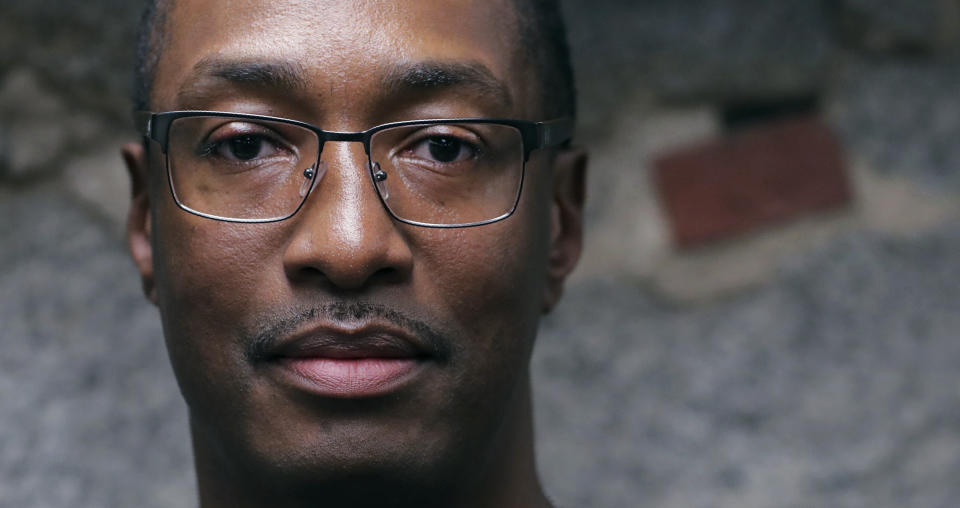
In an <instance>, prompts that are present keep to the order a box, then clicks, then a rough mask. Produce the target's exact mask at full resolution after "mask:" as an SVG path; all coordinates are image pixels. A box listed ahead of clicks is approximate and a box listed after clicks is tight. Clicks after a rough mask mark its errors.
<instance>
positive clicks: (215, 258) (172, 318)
mask: <svg viewBox="0 0 960 508" xmlns="http://www.w3.org/2000/svg"><path fill="white" fill-rule="evenodd" d="M171 213H172V214H173V215H172V217H171V215H166V217H168V220H167V221H166V222H164V221H157V223H156V227H155V231H154V238H155V247H154V249H155V252H159V253H160V255H159V256H155V257H154V259H155V263H156V272H157V296H158V304H159V307H160V313H161V317H162V320H163V326H164V329H165V336H166V338H167V346H168V349H169V353H170V357H171V361H172V362H173V366H174V370H175V371H177V374H178V378H181V379H184V380H187V378H184V377H183V376H193V377H197V376H201V377H205V378H208V377H212V375H213V374H215V373H216V372H223V371H228V370H235V369H237V368H244V362H243V359H242V358H241V355H240V351H241V350H240V349H239V348H237V347H235V344H233V343H232V342H233V341H235V340H236V339H235V338H234V337H236V329H237V327H238V325H239V324H240V323H241V320H240V318H241V317H242V316H244V315H247V314H249V313H250V312H251V311H252V310H253V308H252V306H253V305H255V302H257V301H263V300H264V299H269V298H271V295H273V294H275V293H277V292H278V291H279V288H278V287H277V284H276V281H277V280H278V278H277V276H276V274H275V273H273V272H272V271H271V270H276V269H277V267H279V266H280V263H279V262H278V261H277V259H275V257H276V256H277V255H278V254H277V253H278V252H280V250H281V249H279V248H277V247H276V244H277V242H278V241H281V240H280V238H281V235H279V234H277V232H275V231H274V230H275V229H277V228H275V227H274V228H273V229H271V228H269V227H261V226H268V225H253V226H251V225H246V224H230V223H225V222H216V221H211V220H207V219H203V218H200V217H194V216H191V215H188V214H186V213H184V212H181V211H179V210H174V211H172V212H171ZM271 281H273V282H271ZM195 363H196V364H202V365H194V364H195ZM198 367H200V368H198ZM221 379H222V378H221ZM187 382H189V381H187ZM185 392H186V391H185Z"/></svg>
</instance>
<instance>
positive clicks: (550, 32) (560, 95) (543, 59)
mask: <svg viewBox="0 0 960 508" xmlns="http://www.w3.org/2000/svg"><path fill="white" fill-rule="evenodd" d="M172 3H173V0H147V1H146V3H145V5H144V8H143V14H142V15H141V16H140V26H139V29H138V36H137V52H136V61H135V62H134V79H133V107H134V110H147V109H150V94H151V92H152V89H153V81H154V78H155V74H156V67H157V62H158V61H159V60H160V54H161V52H162V51H163V45H164V43H165V38H166V35H165V34H166V22H167V12H168V11H169V10H170V7H171V4H172ZM514 4H515V5H516V9H517V13H518V16H517V17H518V22H519V24H520V30H521V33H520V37H519V44H521V45H522V47H523V48H525V51H526V52H527V54H526V57H527V58H528V60H529V63H530V64H531V65H533V66H535V68H536V71H537V75H538V77H539V80H540V85H541V86H540V88H541V90H542V95H541V100H542V101H543V104H542V107H543V110H544V114H546V115H548V116H549V117H551V118H552V117H563V116H569V117H574V116H576V102H577V100H576V87H575V85H574V78H573V66H572V65H571V63H570V47H569V44H568V43H567V30H566V25H565V24H564V21H563V13H562V10H561V8H560V3H559V0H514Z"/></svg>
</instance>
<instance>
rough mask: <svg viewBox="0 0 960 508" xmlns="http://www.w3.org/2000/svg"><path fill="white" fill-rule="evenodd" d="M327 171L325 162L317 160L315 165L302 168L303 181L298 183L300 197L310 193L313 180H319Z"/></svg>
mask: <svg viewBox="0 0 960 508" xmlns="http://www.w3.org/2000/svg"><path fill="white" fill-rule="evenodd" d="M326 173H327V163H326V162H323V161H318V162H317V164H316V165H314V166H310V167H309V168H307V169H304V170H303V183H302V184H300V197H301V198H302V197H304V196H306V195H307V194H309V193H310V189H312V188H313V185H314V183H315V182H319V181H320V179H321V178H323V175H325V174H326Z"/></svg>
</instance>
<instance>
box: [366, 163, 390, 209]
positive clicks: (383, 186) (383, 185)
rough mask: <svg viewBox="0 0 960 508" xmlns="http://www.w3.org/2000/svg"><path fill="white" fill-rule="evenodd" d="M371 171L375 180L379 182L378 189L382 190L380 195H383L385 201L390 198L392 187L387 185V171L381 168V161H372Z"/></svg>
mask: <svg viewBox="0 0 960 508" xmlns="http://www.w3.org/2000/svg"><path fill="white" fill-rule="evenodd" d="M370 172H371V173H372V174H373V181H374V182H375V183H376V184H377V191H379V192H380V197H382V198H383V200H384V201H386V200H388V199H390V189H389V188H388V187H387V173H386V171H384V170H382V169H380V163H379V162H374V163H371V164H370Z"/></svg>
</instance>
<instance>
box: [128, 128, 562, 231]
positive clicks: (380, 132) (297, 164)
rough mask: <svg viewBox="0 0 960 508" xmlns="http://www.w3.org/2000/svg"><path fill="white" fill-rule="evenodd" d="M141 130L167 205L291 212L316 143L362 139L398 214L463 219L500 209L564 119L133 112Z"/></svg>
mask: <svg viewBox="0 0 960 508" xmlns="http://www.w3.org/2000/svg"><path fill="white" fill-rule="evenodd" d="M135 119H136V122H137V126H138V128H139V129H140V130H141V133H142V134H143V135H144V136H146V137H147V138H149V139H151V140H154V141H156V142H157V143H159V145H160V146H161V148H162V150H163V153H164V154H165V156H166V157H165V159H166V170H167V177H168V182H169V185H170V191H171V192H172V194H173V197H174V200H175V201H176V203H177V205H178V206H179V207H180V208H182V209H183V210H185V211H187V212H190V213H192V214H195V215H199V216H201V217H207V218H210V219H215V220H221V221H229V222H275V221H281V220H284V219H288V218H290V217H292V216H293V215H294V214H296V213H297V211H298V210H299V209H300V208H301V207H303V204H304V203H305V202H306V199H307V196H309V194H310V192H311V190H313V188H314V187H315V186H316V185H317V183H318V182H319V181H320V180H321V179H322V178H323V175H324V173H325V171H326V164H325V163H324V162H323V161H322V160H321V159H320V154H321V153H322V152H323V146H324V143H326V142H328V141H352V142H360V143H363V148H364V151H365V152H366V155H367V168H366V169H367V171H368V172H369V174H370V178H371V182H372V183H373V185H374V188H375V189H376V190H377V194H378V195H379V196H380V200H381V202H382V203H383V205H384V207H385V208H386V209H387V211H388V212H389V213H390V215H391V216H393V218H395V219H396V220H398V221H401V222H404V223H407V224H412V225H415V226H425V227H438V228H447V227H469V226H479V225H482V224H489V223H492V222H496V221H499V220H503V219H505V218H507V217H509V216H510V215H511V214H513V212H514V211H515V210H516V208H517V204H518V203H519V201H520V191H521V189H522V187H523V178H524V170H525V165H526V162H527V160H529V158H530V153H531V152H532V151H534V150H537V149H540V148H548V147H556V146H560V145H561V144H563V143H565V142H567V141H568V140H569V139H570V137H571V135H572V129H573V122H572V121H571V120H570V119H560V120H554V121H549V122H528V121H522V120H505V119H486V118H463V119H443V120H414V121H408V122H396V123H388V124H383V125H378V126H376V127H373V128H371V129H368V130H365V131H362V132H329V131H324V130H321V129H319V128H317V127H315V126H313V125H310V124H307V123H304V122H299V121H296V120H288V119H285V118H275V117H270V116H262V115H246V114H239V113H223V112H216V111H171V112H167V113H152V112H149V111H140V112H137V113H136V114H135Z"/></svg>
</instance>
